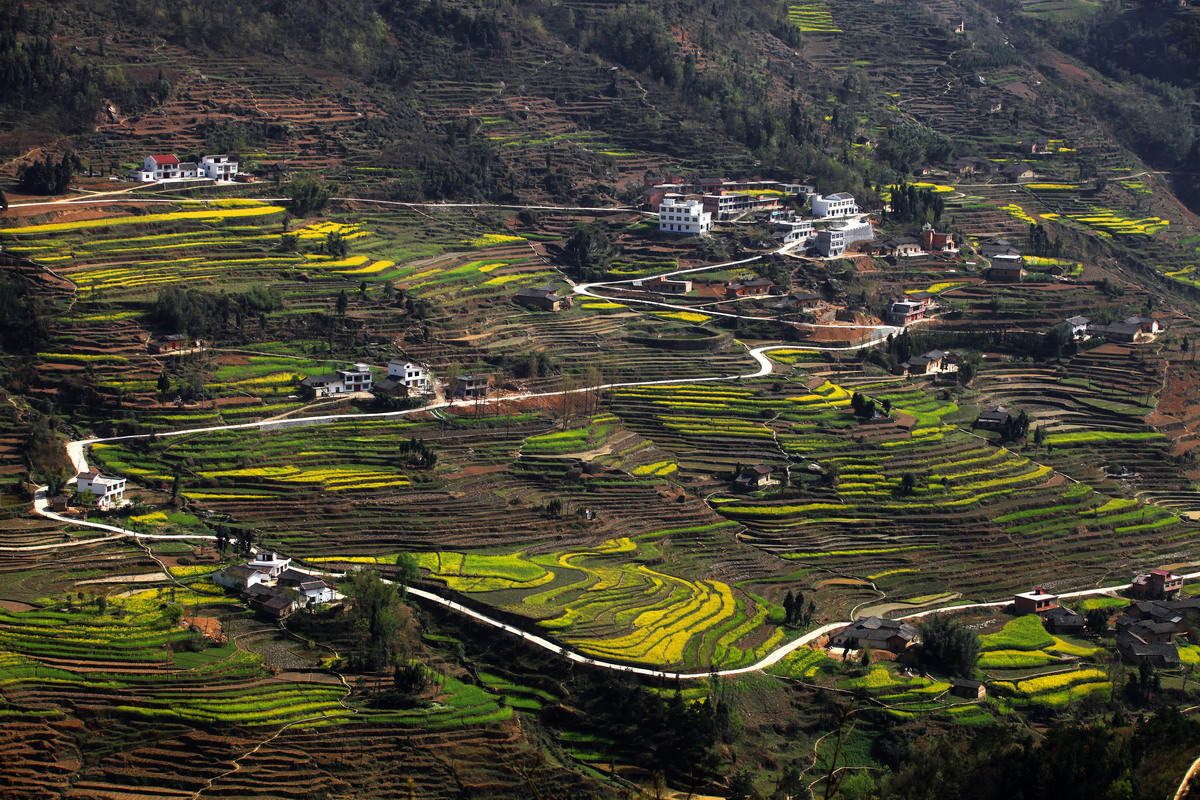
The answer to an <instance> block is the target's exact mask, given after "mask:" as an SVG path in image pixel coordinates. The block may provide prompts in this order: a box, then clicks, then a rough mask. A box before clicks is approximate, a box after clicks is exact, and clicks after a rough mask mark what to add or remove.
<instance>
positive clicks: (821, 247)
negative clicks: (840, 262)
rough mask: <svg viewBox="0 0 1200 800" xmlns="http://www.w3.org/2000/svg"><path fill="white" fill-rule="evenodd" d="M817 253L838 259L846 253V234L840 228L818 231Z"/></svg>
mask: <svg viewBox="0 0 1200 800" xmlns="http://www.w3.org/2000/svg"><path fill="white" fill-rule="evenodd" d="M815 245H816V248H817V252H819V253H820V254H821V255H823V256H825V257H826V258H837V257H838V256H840V255H841V254H842V253H844V252H846V234H845V232H843V231H842V230H841V229H840V228H826V229H825V230H821V231H817V238H816V243H815Z"/></svg>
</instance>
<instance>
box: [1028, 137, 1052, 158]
mask: <svg viewBox="0 0 1200 800" xmlns="http://www.w3.org/2000/svg"><path fill="white" fill-rule="evenodd" d="M1024 149H1025V152H1026V153H1028V154H1029V155H1031V156H1040V155H1045V154H1046V153H1049V152H1050V140H1049V139H1040V138H1039V139H1030V140H1029V141H1027V142H1025V146H1024Z"/></svg>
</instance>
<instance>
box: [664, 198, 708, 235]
mask: <svg viewBox="0 0 1200 800" xmlns="http://www.w3.org/2000/svg"><path fill="white" fill-rule="evenodd" d="M658 230H659V232H660V233H682V234H687V235H691V236H703V235H705V234H707V233H708V232H709V231H710V230H712V213H710V212H708V211H705V210H704V204H703V203H701V202H700V201H699V200H677V199H675V198H673V197H668V198H666V199H664V200H663V201H662V205H661V206H659V207H658Z"/></svg>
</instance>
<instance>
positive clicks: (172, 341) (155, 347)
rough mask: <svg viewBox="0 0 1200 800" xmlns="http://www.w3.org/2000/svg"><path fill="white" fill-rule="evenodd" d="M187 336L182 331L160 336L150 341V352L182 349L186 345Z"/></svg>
mask: <svg viewBox="0 0 1200 800" xmlns="http://www.w3.org/2000/svg"><path fill="white" fill-rule="evenodd" d="M187 345H188V342H187V337H186V336H184V335H183V334H182V333H172V334H170V335H169V336H160V337H158V338H157V339H154V340H152V341H151V342H150V352H151V353H173V352H175V351H177V350H182V349H184V348H185V347H187Z"/></svg>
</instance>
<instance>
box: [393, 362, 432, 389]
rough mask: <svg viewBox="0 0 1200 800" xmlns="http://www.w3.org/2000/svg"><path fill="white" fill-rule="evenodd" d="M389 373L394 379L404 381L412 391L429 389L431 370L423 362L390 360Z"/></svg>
mask: <svg viewBox="0 0 1200 800" xmlns="http://www.w3.org/2000/svg"><path fill="white" fill-rule="evenodd" d="M387 374H388V377H389V378H391V379H392V380H394V381H398V382H400V383H403V384H404V385H405V387H407V388H408V390H409V391H410V392H420V393H425V392H428V391H429V370H427V369H426V368H425V367H424V365H422V364H415V363H413V362H412V361H389V362H388V371H387Z"/></svg>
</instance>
